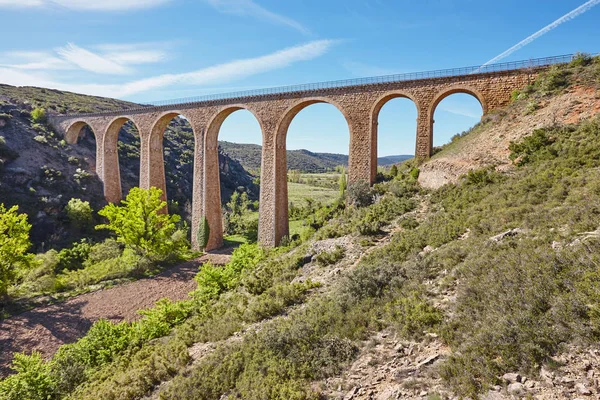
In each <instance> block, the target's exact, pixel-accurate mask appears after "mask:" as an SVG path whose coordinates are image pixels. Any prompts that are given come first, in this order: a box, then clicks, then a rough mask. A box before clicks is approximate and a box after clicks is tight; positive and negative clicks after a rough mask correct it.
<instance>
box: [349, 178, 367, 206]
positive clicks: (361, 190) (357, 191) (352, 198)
mask: <svg viewBox="0 0 600 400" xmlns="http://www.w3.org/2000/svg"><path fill="white" fill-rule="evenodd" d="M348 202H349V203H350V204H351V205H354V206H356V207H366V206H368V205H370V204H372V203H373V193H372V191H371V186H370V185H369V182H367V181H356V182H352V183H350V184H349V185H348Z"/></svg>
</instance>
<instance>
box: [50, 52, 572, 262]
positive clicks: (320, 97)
mask: <svg viewBox="0 0 600 400" xmlns="http://www.w3.org/2000/svg"><path fill="white" fill-rule="evenodd" d="M548 60H550V61H548ZM532 61H535V62H533V63H532ZM565 61H568V59H567V60H564V59H560V60H559V61H556V60H555V59H540V60H530V61H528V62H521V64H519V63H513V64H497V65H495V66H487V67H484V68H476V67H472V68H464V69H456V70H445V71H434V72H429V73H418V74H412V75H407V76H404V75H401V76H389V77H379V78H365V79H358V80H354V81H339V82H330V83H321V84H313V85H302V86H293V87H288V88H276V89H266V90H261V91H255V92H244V93H241V94H226V95H216V96H207V97H206V98H204V99H200V101H192V102H185V103H179V104H172V105H171V104H170V105H158V106H147V107H140V108H138V109H130V110H120V111H114V112H103V113H96V114H82V115H64V116H61V115H54V116H51V118H50V121H51V124H52V125H53V126H54V128H55V129H56V130H57V131H58V132H61V133H63V134H64V135H65V138H66V141H67V142H68V143H70V144H75V143H77V140H78V137H79V136H80V134H81V133H82V128H83V127H84V126H86V125H88V126H89V127H90V128H91V130H92V131H93V132H94V135H95V137H96V146H97V148H96V171H97V174H98V177H99V178H100V180H101V181H102V182H103V183H104V193H105V197H106V200H107V201H109V202H118V201H119V200H121V179H120V173H119V162H118V153H117V140H118V134H119V130H120V129H121V127H122V126H123V125H124V124H125V123H126V122H128V121H131V122H133V123H134V124H135V125H136V127H137V129H138V131H139V134H140V140H141V161H140V162H141V166H140V183H139V185H140V187H142V188H150V187H157V188H160V189H162V190H163V193H164V194H165V199H166V179H165V168H164V158H163V134H164V132H165V128H166V127H167V126H168V124H169V123H170V121H171V120H172V119H173V118H175V117H177V116H184V117H185V118H186V119H187V120H188V121H189V123H190V124H191V127H192V129H193V131H194V137H195V149H194V150H195V151H194V177H193V179H194V180H193V182H194V188H193V199H192V204H193V207H192V209H193V210H192V215H193V216H192V227H191V228H192V242H193V243H194V245H197V237H196V236H197V231H198V226H199V223H200V221H202V220H203V218H204V217H206V218H207V220H208V223H209V226H210V239H209V243H208V246H207V249H208V250H211V249H215V248H218V247H220V246H221V245H222V243H223V227H222V216H221V196H220V181H219V166H218V135H219V129H220V127H221V125H222V123H223V121H224V120H225V119H226V118H227V117H228V116H229V115H230V114H232V113H233V112H235V111H236V110H240V109H246V110H248V111H250V112H251V113H252V114H254V116H255V117H256V119H257V120H258V123H259V125H260V127H261V130H262V144H263V146H262V168H261V177H260V182H261V187H260V200H259V204H260V210H259V214H260V217H259V241H260V243H261V244H263V245H265V246H274V245H277V244H278V243H279V241H280V240H281V238H282V237H284V236H286V235H288V229H289V227H288V195H287V162H286V134H287V131H288V127H289V125H290V123H291V122H292V120H293V118H294V117H295V116H296V114H298V113H299V112H300V111H301V110H302V109H303V108H305V107H307V106H309V105H311V104H314V103H329V104H332V105H334V106H335V107H336V108H337V109H338V110H339V111H340V112H341V113H342V114H343V116H344V117H345V119H346V121H347V123H348V128H349V132H350V149H349V166H348V175H349V182H355V181H358V180H364V181H367V182H369V183H373V182H374V180H375V177H376V173H377V124H378V122H377V120H378V115H379V111H380V110H381V108H382V107H383V105H385V104H386V102H387V101H389V100H391V99H393V98H397V97H404V98H408V99H411V100H412V101H413V102H414V103H415V105H416V108H417V112H418V118H417V132H416V149H415V154H416V155H417V156H418V157H424V158H426V157H429V156H430V155H431V152H432V146H433V124H434V120H433V116H434V112H435V109H436V106H437V105H438V104H439V103H440V101H442V100H443V99H444V98H445V97H447V96H449V95H451V94H454V93H467V94H470V95H472V96H474V97H475V98H477V99H478V100H479V102H480V103H481V107H482V109H483V113H484V114H486V113H488V112H490V111H492V110H494V109H497V108H499V107H503V106H505V105H506V104H508V103H509V101H510V96H511V93H512V91H514V90H516V89H522V88H523V87H525V86H526V85H527V84H528V83H530V82H532V80H533V79H535V77H536V76H537V74H539V73H540V72H541V71H543V70H544V69H546V68H548V66H549V65H550V64H555V63H558V62H565Z"/></svg>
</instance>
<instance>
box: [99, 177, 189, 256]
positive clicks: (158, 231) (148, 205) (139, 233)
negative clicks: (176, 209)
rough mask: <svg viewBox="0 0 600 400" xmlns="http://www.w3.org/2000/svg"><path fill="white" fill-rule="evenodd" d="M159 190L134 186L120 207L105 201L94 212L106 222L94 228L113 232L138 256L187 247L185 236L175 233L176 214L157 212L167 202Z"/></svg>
mask: <svg viewBox="0 0 600 400" xmlns="http://www.w3.org/2000/svg"><path fill="white" fill-rule="evenodd" d="M161 195H162V190H160V189H157V188H151V189H150V190H145V189H140V188H138V187H135V188H133V189H131V191H130V192H129V194H128V195H127V198H126V199H125V200H122V201H121V203H122V205H121V206H117V205H116V204H109V205H107V206H106V207H104V208H103V209H102V210H100V211H99V212H98V214H100V215H101V216H103V217H106V218H107V219H108V221H109V222H108V224H102V225H98V226H96V229H108V230H111V231H113V232H115V233H116V235H117V241H118V242H120V243H123V244H124V245H125V246H126V247H128V248H130V249H132V250H134V251H135V252H136V253H138V254H139V255H141V256H149V257H153V256H168V255H170V254H171V253H180V252H182V251H184V249H186V248H187V247H188V243H187V240H186V239H185V235H180V234H176V233H177V231H178V229H177V223H178V222H179V221H180V219H181V217H180V216H179V215H168V214H165V213H163V212H161V211H162V210H163V209H164V208H165V207H166V206H167V203H166V202H165V201H162V200H161V199H160V197H161Z"/></svg>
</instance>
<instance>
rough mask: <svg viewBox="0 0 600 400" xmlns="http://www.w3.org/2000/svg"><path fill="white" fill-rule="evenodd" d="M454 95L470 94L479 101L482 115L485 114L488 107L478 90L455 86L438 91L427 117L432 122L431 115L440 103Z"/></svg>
mask: <svg viewBox="0 0 600 400" xmlns="http://www.w3.org/2000/svg"><path fill="white" fill-rule="evenodd" d="M456 93H464V94H470V95H471V96H473V97H475V98H476V99H477V101H479V104H481V109H482V110H483V113H484V114H487V110H488V105H487V102H486V100H485V96H484V95H483V94H482V93H481V92H480V91H479V90H477V89H475V88H473V87H470V86H464V85H457V86H452V87H449V88H445V89H443V90H441V91H439V92H438V93H437V94H436V95H435V96H434V98H433V102H432V103H431V107H430V108H429V116H430V118H431V119H432V120H433V114H435V109H436V108H437V106H438V105H439V104H440V103H441V101H442V100H444V99H445V98H446V97H448V96H451V95H453V94H456Z"/></svg>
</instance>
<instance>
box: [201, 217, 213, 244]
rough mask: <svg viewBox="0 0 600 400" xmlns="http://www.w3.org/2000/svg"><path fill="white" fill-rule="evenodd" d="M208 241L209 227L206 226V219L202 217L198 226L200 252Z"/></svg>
mask: <svg viewBox="0 0 600 400" xmlns="http://www.w3.org/2000/svg"><path fill="white" fill-rule="evenodd" d="M209 239H210V226H209V225H208V219H207V218H206V217H202V220H201V221H200V224H199V225H198V246H199V247H200V249H201V250H204V249H205V248H206V245H207V244H208V240H209Z"/></svg>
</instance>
